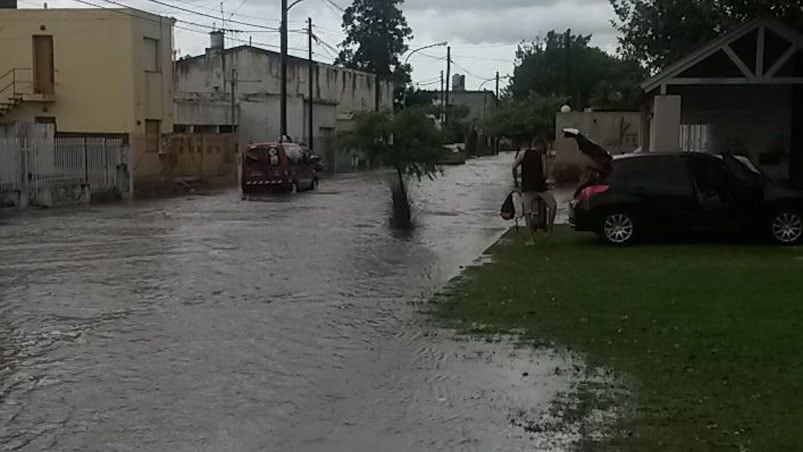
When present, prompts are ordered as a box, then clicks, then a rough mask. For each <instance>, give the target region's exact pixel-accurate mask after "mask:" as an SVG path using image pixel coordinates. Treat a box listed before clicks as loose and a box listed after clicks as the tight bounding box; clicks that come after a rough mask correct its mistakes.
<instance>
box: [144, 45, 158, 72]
mask: <svg viewBox="0 0 803 452" xmlns="http://www.w3.org/2000/svg"><path fill="white" fill-rule="evenodd" d="M142 53H143V62H142V64H143V66H144V67H145V72H159V40H158V39H151V38H143V50H142Z"/></svg>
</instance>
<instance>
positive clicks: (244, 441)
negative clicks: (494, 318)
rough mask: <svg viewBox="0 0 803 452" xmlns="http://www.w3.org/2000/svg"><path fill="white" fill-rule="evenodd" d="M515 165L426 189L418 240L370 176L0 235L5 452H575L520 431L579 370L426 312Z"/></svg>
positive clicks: (52, 220)
mask: <svg viewBox="0 0 803 452" xmlns="http://www.w3.org/2000/svg"><path fill="white" fill-rule="evenodd" d="M511 158H512V157H510V156H501V157H496V158H488V159H480V160H473V161H470V162H469V163H468V164H467V165H465V166H461V167H454V168H448V169H447V171H446V174H445V175H444V176H443V177H441V178H439V179H437V180H436V181H433V182H430V181H426V182H423V183H421V184H419V185H416V186H415V187H414V188H413V192H414V196H415V199H416V206H415V207H416V210H417V212H419V215H418V222H419V224H420V225H421V226H420V228H419V229H418V230H417V231H416V232H415V233H414V234H412V235H410V236H402V235H398V234H395V233H393V232H392V231H390V230H389V228H388V227H387V210H388V200H389V193H388V189H387V188H386V185H385V182H384V179H385V177H387V175H384V174H379V173H371V174H361V175H354V176H344V177H337V178H334V179H329V180H325V181H323V182H322V184H321V190H320V191H319V192H317V193H305V194H298V195H293V196H289V197H277V198H268V199H264V200H260V201H241V200H240V198H239V195H238V194H237V193H236V192H226V193H220V194H215V195H211V196H189V197H183V198H178V199H170V200H163V201H157V202H144V203H134V204H120V205H109V206H101V207H92V208H84V209H79V210H61V211H52V212H46V213H34V214H26V215H20V216H16V217H13V218H10V219H6V220H4V222H3V225H2V226H0V450H14V451H16V450H26V451H28V450H30V451H35V450H80V451H95V450H98V451H101V450H103V451H105V450H121V451H142V450H170V451H223V450H227V451H228V450H232V451H256V450H271V451H273V450H276V451H287V450H312V451H316V450H320V451H359V450H378V449H382V450H385V451H396V450H399V451H402V450H483V451H485V450H533V449H563V448H570V447H571V446H572V444H574V443H575V441H576V440H577V434H576V432H572V431H570V429H569V430H566V429H563V430H562V431H540V432H535V431H533V429H525V428H523V427H522V426H521V425H517V422H516V417H517V416H519V415H521V414H522V413H530V418H531V419H539V416H541V415H543V416H547V415H548V413H549V408H550V402H551V401H552V400H554V398H555V397H556V395H557V394H559V393H561V392H563V391H568V390H569V389H570V388H571V386H572V379H573V377H571V376H567V374H569V372H561V371H560V369H571V368H572V367H573V366H576V365H581V363H579V362H577V361H576V359H574V358H572V357H570V356H567V355H566V354H563V353H558V352H555V351H550V350H538V351H534V350H528V349H518V348H516V347H514V346H513V345H511V344H510V343H506V342H502V343H488V342H485V341H482V340H468V339H458V338H455V337H454V335H453V334H451V333H449V332H447V331H442V330H439V329H438V328H437V327H436V326H434V325H433V324H432V323H431V322H429V321H428V319H427V318H426V315H423V314H422V313H421V312H420V311H421V309H420V303H421V302H423V301H426V300H427V299H428V297H430V296H431V294H432V293H433V291H435V290H437V289H438V288H439V287H442V286H443V284H444V283H445V282H446V281H448V279H450V278H451V277H453V276H455V275H457V274H458V273H459V270H460V267H461V266H462V265H465V264H467V263H470V262H471V261H472V260H474V259H476V258H477V257H479V256H481V254H482V252H483V250H485V249H486V248H487V247H488V246H489V245H491V244H492V243H493V242H494V241H495V240H497V239H498V238H499V237H500V235H501V234H502V232H503V231H504V230H505V228H506V227H507V226H508V225H507V224H506V223H504V222H502V221H501V220H499V219H498V209H499V206H500V204H501V201H502V199H503V197H504V196H505V194H506V190H507V186H508V184H507V182H508V178H509V173H510V160H511ZM525 374H526V376H525ZM517 413H518V414H517ZM528 430H529V431H528Z"/></svg>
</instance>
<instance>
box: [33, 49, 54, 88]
mask: <svg viewBox="0 0 803 452" xmlns="http://www.w3.org/2000/svg"><path fill="white" fill-rule="evenodd" d="M54 72H55V68H54V67H53V36H45V35H38V36H34V37H33V92H34V93H36V94H53V92H54V89H55V76H54Z"/></svg>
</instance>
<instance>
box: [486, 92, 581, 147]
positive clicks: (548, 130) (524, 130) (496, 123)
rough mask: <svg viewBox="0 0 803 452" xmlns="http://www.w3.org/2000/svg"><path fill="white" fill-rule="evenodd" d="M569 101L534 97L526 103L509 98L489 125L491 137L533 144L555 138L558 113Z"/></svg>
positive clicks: (504, 100)
mask: <svg viewBox="0 0 803 452" xmlns="http://www.w3.org/2000/svg"><path fill="white" fill-rule="evenodd" d="M565 101H566V99H565V98H563V97H557V96H550V97H543V96H540V95H538V94H535V93H533V94H530V95H529V96H528V97H526V98H524V99H517V98H515V97H511V96H507V97H505V98H503V99H502V102H501V103H500V105H499V108H498V109H496V111H495V112H494V113H493V114H492V115H491V117H490V118H489V119H488V120H487V121H486V124H485V128H486V130H487V131H488V133H489V135H491V136H495V137H504V138H509V139H511V140H513V141H514V142H515V143H517V144H519V145H526V144H529V142H530V140H532V139H533V138H535V137H543V138H546V139H549V140H552V139H554V138H555V112H556V111H558V109H559V108H560V106H561V105H562V104H564V103H565Z"/></svg>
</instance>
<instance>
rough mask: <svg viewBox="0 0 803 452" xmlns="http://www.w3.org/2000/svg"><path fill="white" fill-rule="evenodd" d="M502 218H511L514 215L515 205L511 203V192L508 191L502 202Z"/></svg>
mask: <svg viewBox="0 0 803 452" xmlns="http://www.w3.org/2000/svg"><path fill="white" fill-rule="evenodd" d="M500 215H501V216H502V219H503V220H512V219H514V218H515V217H516V206H515V205H514V204H513V192H510V194H509V195H507V198H505V202H503V203H502V211H501V212H500Z"/></svg>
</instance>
